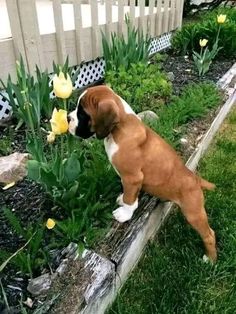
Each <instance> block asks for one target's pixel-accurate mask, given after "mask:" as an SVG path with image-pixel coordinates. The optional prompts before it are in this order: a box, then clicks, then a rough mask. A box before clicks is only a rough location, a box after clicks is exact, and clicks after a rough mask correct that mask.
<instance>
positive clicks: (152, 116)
mask: <svg viewBox="0 0 236 314" xmlns="http://www.w3.org/2000/svg"><path fill="white" fill-rule="evenodd" d="M138 116H139V118H140V119H141V120H143V121H147V122H155V121H157V120H158V119H159V117H158V115H157V114H156V113H155V112H153V111H151V110H146V111H142V112H140V113H138Z"/></svg>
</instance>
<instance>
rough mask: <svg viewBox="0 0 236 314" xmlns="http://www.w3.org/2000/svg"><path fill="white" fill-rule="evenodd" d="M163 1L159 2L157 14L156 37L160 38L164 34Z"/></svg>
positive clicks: (159, 0)
mask: <svg viewBox="0 0 236 314" xmlns="http://www.w3.org/2000/svg"><path fill="white" fill-rule="evenodd" d="M162 17H163V13H162V0H157V14H156V34H155V35H156V36H159V35H161V34H162V33H163V28H162Z"/></svg>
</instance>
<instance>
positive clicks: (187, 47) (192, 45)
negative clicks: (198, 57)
mask: <svg viewBox="0 0 236 314" xmlns="http://www.w3.org/2000/svg"><path fill="white" fill-rule="evenodd" d="M221 13H223V14H227V20H226V22H225V23H224V24H222V26H221V30H220V34H219V43H218V46H219V47H222V49H221V50H220V51H219V54H218V56H224V57H234V56H236V9H231V10H226V11H224V10H222V9H221V10H217V11H214V12H211V13H207V14H206V15H202V17H201V21H200V22H197V23H196V22H195V23H189V24H186V25H184V26H183V27H182V28H181V29H180V30H178V31H177V32H176V34H175V35H174V36H173V38H172V48H173V50H174V51H175V52H176V53H179V54H186V53H190V54H191V53H192V51H196V52H199V51H200V46H199V40H200V39H202V38H205V39H208V46H209V49H210V50H211V49H212V47H213V45H214V43H215V40H216V36H217V32H218V27H219V24H218V23H217V14H221Z"/></svg>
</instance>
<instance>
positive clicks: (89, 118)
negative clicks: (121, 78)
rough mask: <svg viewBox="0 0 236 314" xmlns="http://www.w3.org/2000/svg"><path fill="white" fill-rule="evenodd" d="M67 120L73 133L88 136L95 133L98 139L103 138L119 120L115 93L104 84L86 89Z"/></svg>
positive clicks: (83, 136)
mask: <svg viewBox="0 0 236 314" xmlns="http://www.w3.org/2000/svg"><path fill="white" fill-rule="evenodd" d="M68 121H69V131H70V133H71V134H73V135H76V136H79V137H82V138H88V137H90V136H92V135H93V134H96V136H97V138H98V139H102V138H105V137H106V136H108V134H109V133H110V132H111V131H112V130H113V128H114V127H115V126H116V125H117V124H118V123H119V121H120V118H119V107H118V105H117V101H116V95H115V94H114V92H113V91H112V90H111V89H110V88H108V87H106V86H96V87H91V88H88V89H86V90H85V91H84V92H83V93H82V94H81V96H80V97H79V99H78V103H77V107H76V109H75V110H74V111H73V112H71V113H70V114H69V116H68Z"/></svg>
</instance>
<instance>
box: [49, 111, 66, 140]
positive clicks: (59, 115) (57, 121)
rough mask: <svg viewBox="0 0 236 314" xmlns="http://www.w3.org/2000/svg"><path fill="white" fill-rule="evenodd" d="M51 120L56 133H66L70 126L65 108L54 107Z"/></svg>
mask: <svg viewBox="0 0 236 314" xmlns="http://www.w3.org/2000/svg"><path fill="white" fill-rule="evenodd" d="M50 122H51V128H52V132H53V133H54V135H60V134H63V133H66V132H67V131H68V127H69V124H68V121H67V111H66V110H63V109H59V110H57V109H56V108H54V110H53V113H52V118H51V120H50ZM51 137H52V136H51Z"/></svg>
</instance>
